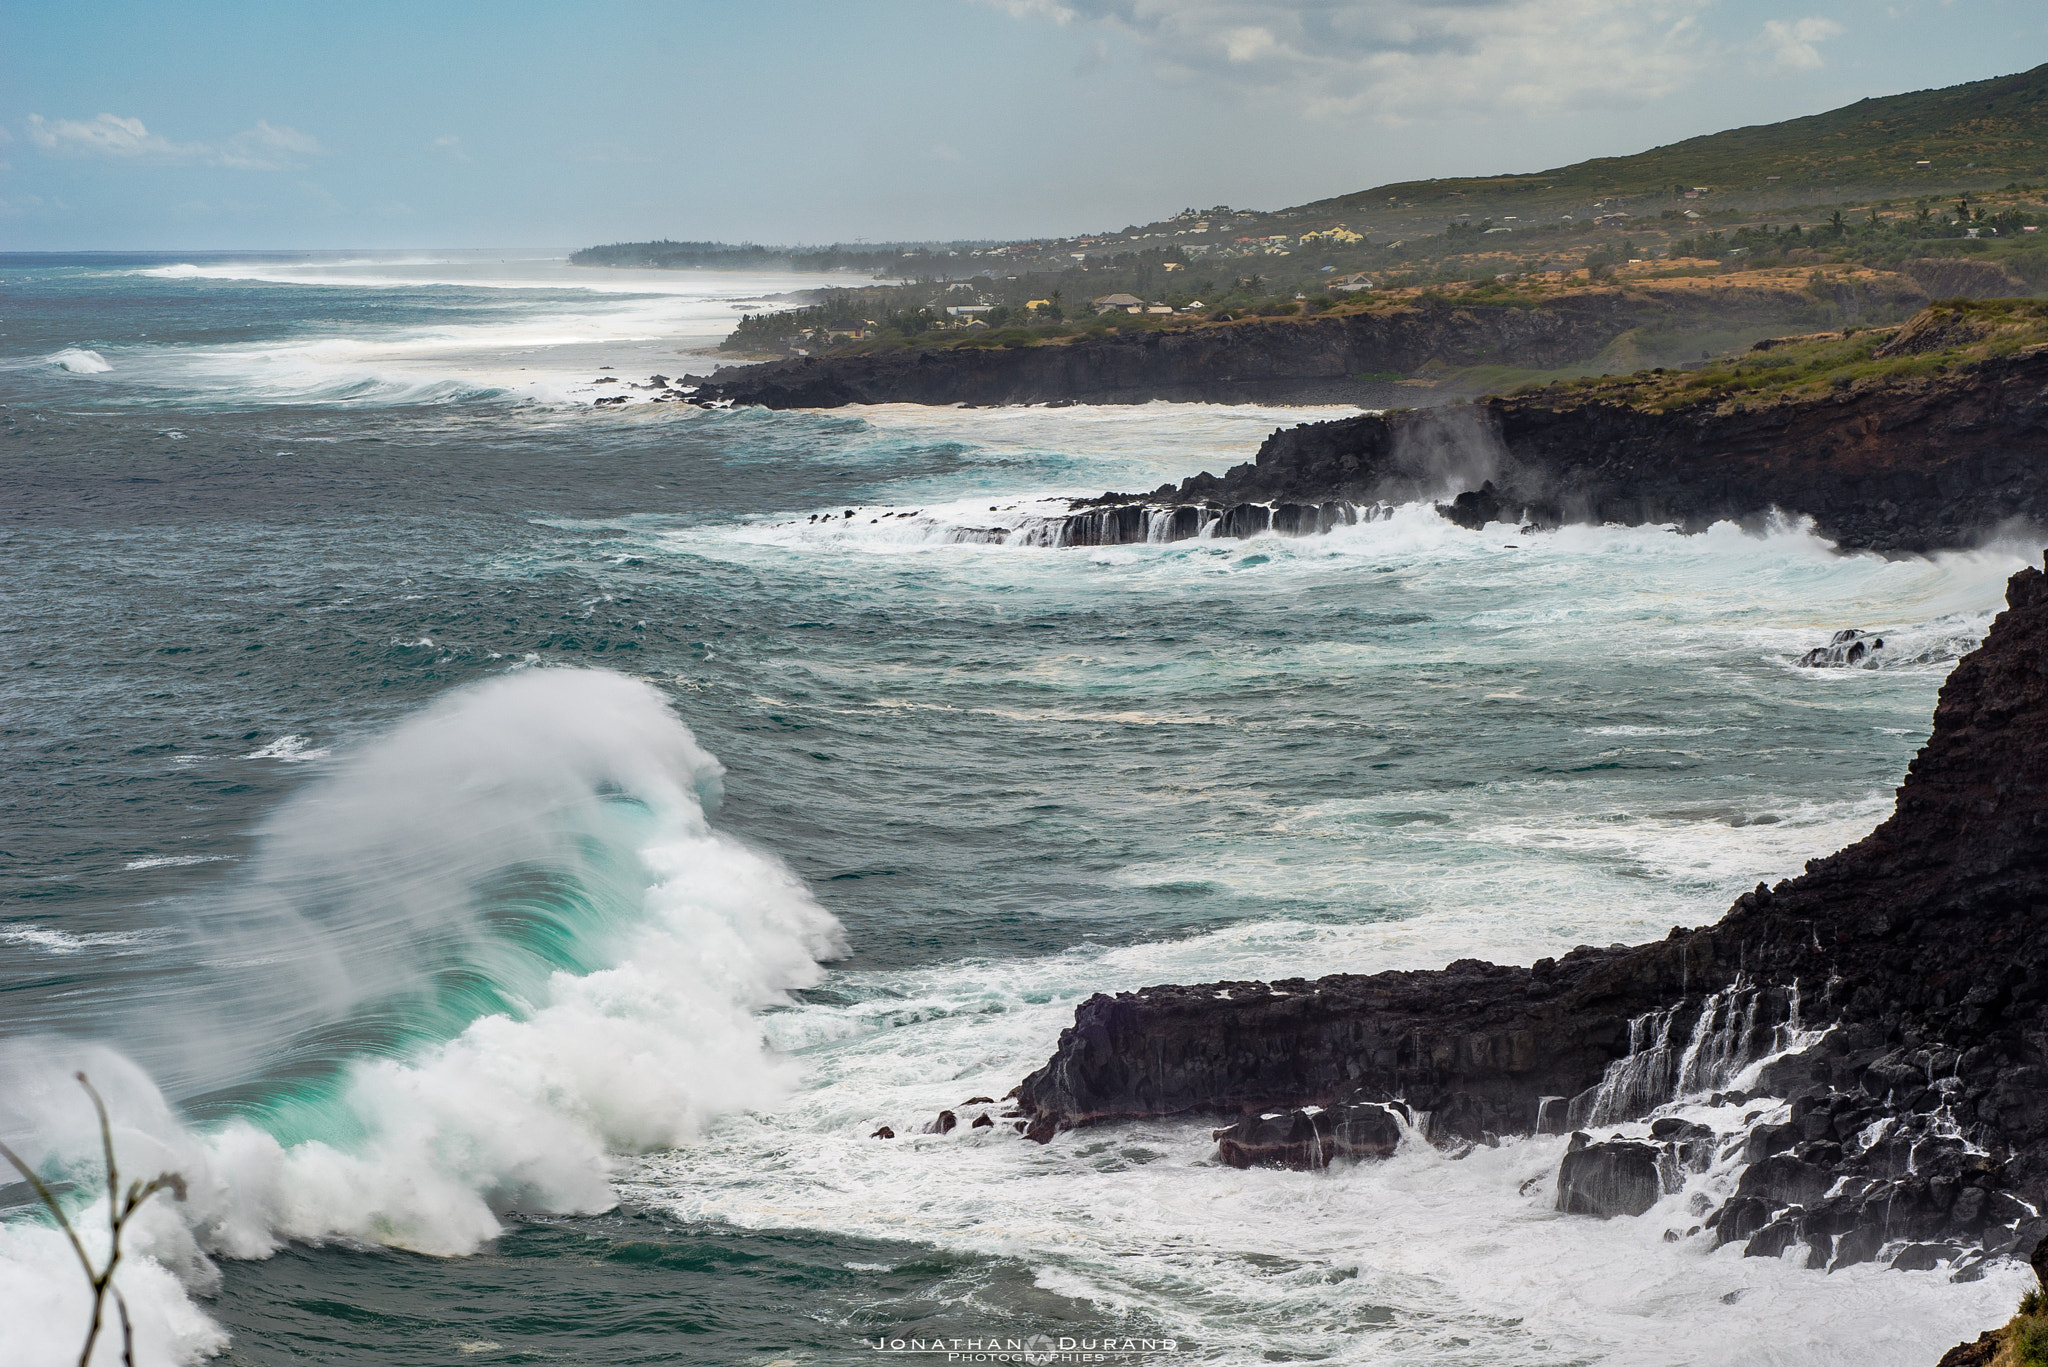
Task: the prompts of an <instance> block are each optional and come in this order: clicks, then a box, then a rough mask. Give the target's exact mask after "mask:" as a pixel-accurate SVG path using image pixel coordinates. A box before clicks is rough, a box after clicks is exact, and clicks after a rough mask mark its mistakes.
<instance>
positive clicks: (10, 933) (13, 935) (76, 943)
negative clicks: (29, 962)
mask: <svg viewBox="0 0 2048 1367" xmlns="http://www.w3.org/2000/svg"><path fill="white" fill-rule="evenodd" d="M130 867H133V866H132V865H131V866H130ZM162 938H163V937H162V934H161V933H160V932H157V931H148V930H118V931H116V930H109V931H94V932H89V933H87V934H84V935H77V934H74V933H72V932H71V931H68V930H59V929H57V928H56V927H54V926H39V925H36V924H34V923H33V922H27V923H24V922H19V921H17V922H11V923H6V924H0V944H9V945H26V946H28V947H29V948H31V949H40V950H44V951H46V952H48V953H51V954H76V953H79V952H80V951H81V950H87V949H118V948H120V947H122V946H124V945H143V944H152V943H155V942H156V941H158V940H160V939H162Z"/></svg>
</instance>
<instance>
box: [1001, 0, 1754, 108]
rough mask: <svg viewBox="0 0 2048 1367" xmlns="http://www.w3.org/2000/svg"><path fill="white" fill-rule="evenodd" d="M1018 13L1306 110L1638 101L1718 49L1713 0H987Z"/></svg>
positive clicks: (1663, 90)
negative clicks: (1100, 30) (1099, 28)
mask: <svg viewBox="0 0 2048 1367" xmlns="http://www.w3.org/2000/svg"><path fill="white" fill-rule="evenodd" d="M984 2H985V3H990V4H994V5H997V6H999V7H1001V8H1002V9H1004V10H1007V11H1008V12H1009V13H1010V14H1012V15H1014V16H1016V17H1017V18H1019V19H1037V20H1041V21H1045V20H1049V21H1051V22H1053V23H1057V24H1062V25H1066V24H1078V23H1092V24H1100V25H1103V26H1106V27H1108V28H1112V29H1116V30H1119V31H1121V32H1123V33H1124V34H1126V35H1127V36H1128V37H1130V38H1131V39H1133V40H1134V41H1135V42H1136V43H1137V45H1138V47H1139V48H1140V50H1141V51H1143V52H1144V53H1145V54H1146V55H1147V56H1148V57H1149V58H1150V59H1151V61H1152V62H1153V64H1154V65H1155V66H1156V67H1157V68H1158V69H1159V70H1160V71H1161V73H1162V74H1164V75H1168V76H1173V77H1179V78H1184V79H1203V80H1214V81H1219V82H1222V83H1224V84H1225V85H1227V86H1230V87H1234V88H1237V89H1240V90H1247V91H1251V92H1255V93H1260V94H1263V95H1268V96H1277V97H1279V98H1282V99H1286V100H1291V101H1294V102H1296V103H1298V104H1299V105H1300V106H1301V107H1302V108H1303V109H1304V110H1306V111H1307V112H1309V113H1311V114H1320V115H1357V114H1367V115H1378V116H1380V117H1383V118H1389V119H1394V120H1405V119H1412V118H1424V117H1438V116H1441V115H1443V114H1445V113H1449V112H1454V111H1457V110H1460V109H1473V110H1476V111H1482V112H1498V111H1503V110H1506V111H1517V112H1526V111H1535V110H1552V109H1568V108H1585V107H1589V106H1590V107H1607V108H1631V107H1636V106H1639V105H1642V104H1646V103H1648V102H1650V101H1652V100H1654V99H1656V98H1658V97H1659V96H1662V95H1665V94H1668V93H1670V92H1671V91H1673V90H1676V89H1678V88H1680V87H1682V86H1684V85H1686V84H1688V83H1689V82H1690V81H1692V80H1693V78H1694V77H1695V76H1696V75H1698V74H1699V72H1700V71H1701V69H1702V68H1703V67H1704V66H1705V64H1706V63H1707V61H1708V60H1709V59H1710V58H1711V57H1712V56H1713V49H1712V44H1710V43H1709V42H1708V40H1707V38H1706V36H1705V34H1704V33H1703V32H1702V31H1701V29H1700V26H1699V23H1698V17H1699V16H1700V15H1701V14H1702V13H1703V12H1705V11H1706V10H1707V9H1708V8H1710V7H1711V4H1712V0H984Z"/></svg>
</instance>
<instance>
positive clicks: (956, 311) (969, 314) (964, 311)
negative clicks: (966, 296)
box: [946, 304, 995, 318]
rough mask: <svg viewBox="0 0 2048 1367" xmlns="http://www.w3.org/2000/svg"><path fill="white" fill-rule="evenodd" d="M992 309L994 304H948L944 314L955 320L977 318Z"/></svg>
mask: <svg viewBox="0 0 2048 1367" xmlns="http://www.w3.org/2000/svg"><path fill="white" fill-rule="evenodd" d="M994 307H995V305H994V304H948V305H947V306H946V312H947V313H950V314H952V315H953V316H954V317H955V318H979V317H981V315H982V314H984V313H987V312H988V311H989V310H990V309H992V308H994Z"/></svg>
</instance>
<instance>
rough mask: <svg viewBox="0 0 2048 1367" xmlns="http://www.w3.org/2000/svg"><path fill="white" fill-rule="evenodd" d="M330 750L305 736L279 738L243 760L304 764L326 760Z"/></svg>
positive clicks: (250, 753) (253, 751)
mask: <svg viewBox="0 0 2048 1367" xmlns="http://www.w3.org/2000/svg"><path fill="white" fill-rule="evenodd" d="M331 753H333V752H332V751H330V750H326V749H323V748H321V747H319V746H316V745H314V744H313V743H312V742H311V741H309V740H307V739H306V738H305V737H304V736H279V737H278V738H277V739H276V740H274V741H271V742H270V743H269V744H268V745H264V746H261V747H259V748H258V749H255V750H251V751H250V752H249V753H248V754H246V755H244V756H242V758H243V759H274V760H277V761H279V762H280V763H283V764H303V763H305V762H307V761H309V760H316V759H326V758H327V756H328V755H329V754H331Z"/></svg>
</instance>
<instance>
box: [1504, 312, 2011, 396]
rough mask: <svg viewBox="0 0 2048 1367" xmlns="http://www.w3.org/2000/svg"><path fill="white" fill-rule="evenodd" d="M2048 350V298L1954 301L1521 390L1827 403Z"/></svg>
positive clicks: (1527, 393)
mask: <svg viewBox="0 0 2048 1367" xmlns="http://www.w3.org/2000/svg"><path fill="white" fill-rule="evenodd" d="M2044 345H2048V300H2037V299H1952V300H1946V301H1942V302H1939V303H1936V304H1934V305H1932V306H1930V307H1928V308H1925V309H1922V310H1921V311H1920V312H1919V313H1918V314H1915V315H1914V316H1913V317H1912V318H1911V319H1909V320H1908V321H1907V322H1905V323H1904V324H1902V325H1900V326H1898V327H1888V328H1866V329H1857V328H1850V329H1848V330H1846V331H1843V332H1825V333H1815V334H1812V335H1809V336H1804V337H1790V338H1783V339H1778V340H1773V341H1764V342H1759V343H1757V344H1756V346H1755V347H1753V348H1752V349H1750V350H1748V351H1744V352H1738V353H1737V354H1735V355H1733V356H1724V357H1722V358H1720V359H1719V360H1715V361H1711V362H1709V363H1707V364H1705V365H1702V366H1700V367H1698V368H1695V369H1683V370H1667V369H1663V368H1659V369H1655V370H1639V371H1637V372H1635V373H1634V374H1633V375H1605V376H1588V377H1586V378H1583V379H1575V380H1563V381H1559V382H1558V383H1555V384H1549V385H1544V386H1541V387H1529V388H1524V389H1520V390H1517V391H1516V392H1515V394H1514V395H1513V396H1512V397H1513V399H1514V400H1515V401H1517V402H1522V403H1532V404H1541V405H1545V406H1556V407H1573V408H1576V407H1580V406H1583V405H1585V404H1588V403H1611V404H1619V405H1623V406H1626V407H1631V408H1641V409H1644V410H1647V411H1649V412H1653V413H1668V412H1672V411H1674V410H1677V409H1681V408H1694V407H1743V406H1748V405H1752V404H1767V403H1774V402H1779V401H1787V400H1798V399H1809V398H1818V397H1821V396H1823V395H1826V394H1830V393H1847V392H1853V391H1856V390H1859V389H1864V388H1868V387H1872V386H1876V385H1881V384H1889V383H1896V382H1899V381H1903V380H1913V379H1922V378H1931V377H1934V376H1938V375H1943V374H1947V373H1949V372H1950V371H1953V370H1957V369H1959V368H1961V367H1964V366H1967V365H1969V364H1971V363H1973V362H1976V361H1982V360H1987V359H1990V358H1993V357H1998V356H2011V355H2014V354H2016V353H2018V352H2020V351H2023V350H2027V349H2029V348H2033V347H2040V346H2044Z"/></svg>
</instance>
